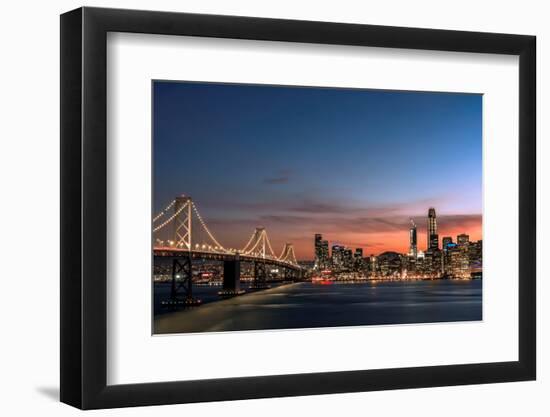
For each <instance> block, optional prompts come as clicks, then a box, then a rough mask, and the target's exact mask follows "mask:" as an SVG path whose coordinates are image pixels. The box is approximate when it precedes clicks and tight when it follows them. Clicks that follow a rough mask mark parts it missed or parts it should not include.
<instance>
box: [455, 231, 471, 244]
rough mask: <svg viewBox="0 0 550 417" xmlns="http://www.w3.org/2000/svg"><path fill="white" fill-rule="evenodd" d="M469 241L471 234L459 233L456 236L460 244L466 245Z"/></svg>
mask: <svg viewBox="0 0 550 417" xmlns="http://www.w3.org/2000/svg"><path fill="white" fill-rule="evenodd" d="M469 242H470V236H468V235H467V234H465V233H462V234H461V235H458V236H457V237H456V243H458V245H466V244H468V243H469Z"/></svg>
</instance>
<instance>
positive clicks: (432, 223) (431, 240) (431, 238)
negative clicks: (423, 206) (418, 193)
mask: <svg viewBox="0 0 550 417" xmlns="http://www.w3.org/2000/svg"><path fill="white" fill-rule="evenodd" d="M427 238H428V250H431V251H434V250H436V249H438V248H439V235H438V234H437V218H436V215H435V209H434V208H433V207H430V209H429V210H428V236H427Z"/></svg>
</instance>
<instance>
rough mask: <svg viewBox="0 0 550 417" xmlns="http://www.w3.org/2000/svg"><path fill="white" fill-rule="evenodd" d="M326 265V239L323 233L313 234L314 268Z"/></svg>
mask: <svg viewBox="0 0 550 417" xmlns="http://www.w3.org/2000/svg"><path fill="white" fill-rule="evenodd" d="M327 266H328V241H326V240H323V235H321V234H319V233H317V234H315V265H314V268H315V269H324V268H326V267H327Z"/></svg>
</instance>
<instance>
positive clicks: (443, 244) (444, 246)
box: [441, 236, 453, 251]
mask: <svg viewBox="0 0 550 417" xmlns="http://www.w3.org/2000/svg"><path fill="white" fill-rule="evenodd" d="M451 243H453V238H452V237H450V236H445V237H444V238H443V239H442V240H441V249H443V250H444V251H446V250H447V246H448V245H449V244H451Z"/></svg>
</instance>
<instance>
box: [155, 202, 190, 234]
mask: <svg viewBox="0 0 550 417" xmlns="http://www.w3.org/2000/svg"><path fill="white" fill-rule="evenodd" d="M187 204H189V203H185V204H183V205H182V206H181V207H180V208H179V209H178V210H177V211H176V212H175V213H174V214H172V216H170V217H169V218H168V219H167V220H165V221H164V223H161V224H160V225H158V226H157V227H155V228H154V229H153V233H155V232H156V231H158V230H160V229H162V228H163V227H164V226H166V225H167V224H168V223H170V222H171V221H172V220H174V219H175V218H176V216H177V215H178V214H180V213H181V212H182V210H183V209H184V208H185V206H187Z"/></svg>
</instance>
